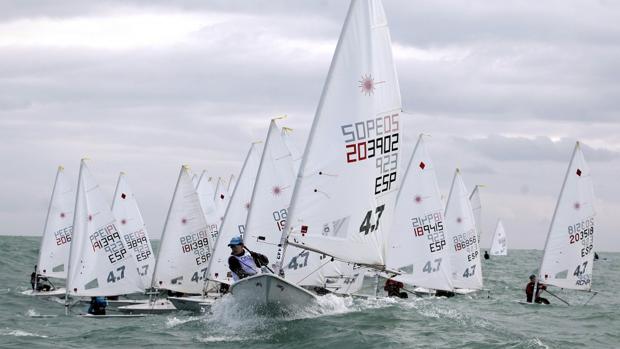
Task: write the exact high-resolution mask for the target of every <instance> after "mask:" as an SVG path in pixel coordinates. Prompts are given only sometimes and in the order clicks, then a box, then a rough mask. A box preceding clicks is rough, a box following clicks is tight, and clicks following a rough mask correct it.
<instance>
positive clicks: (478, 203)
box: [469, 185, 482, 242]
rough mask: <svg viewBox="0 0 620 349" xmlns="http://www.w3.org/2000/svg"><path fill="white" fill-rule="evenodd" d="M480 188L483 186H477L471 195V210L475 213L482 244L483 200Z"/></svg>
mask: <svg viewBox="0 0 620 349" xmlns="http://www.w3.org/2000/svg"><path fill="white" fill-rule="evenodd" d="M480 187H482V186H481V185H476V186H475V187H474V190H472V191H471V194H470V195H469V202H470V203H471V209H472V211H473V212H474V219H475V220H476V230H477V231H478V242H480V236H481V235H482V200H480Z"/></svg>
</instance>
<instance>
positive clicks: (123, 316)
mask: <svg viewBox="0 0 620 349" xmlns="http://www.w3.org/2000/svg"><path fill="white" fill-rule="evenodd" d="M80 317H84V318H89V319H127V318H141V317H145V315H143V314H141V315H139V314H106V315H93V314H80Z"/></svg>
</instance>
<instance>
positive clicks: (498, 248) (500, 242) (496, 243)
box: [491, 219, 508, 256]
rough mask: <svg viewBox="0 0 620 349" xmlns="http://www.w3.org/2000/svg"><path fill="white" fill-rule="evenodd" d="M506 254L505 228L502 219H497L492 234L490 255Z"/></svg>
mask: <svg viewBox="0 0 620 349" xmlns="http://www.w3.org/2000/svg"><path fill="white" fill-rule="evenodd" d="M507 254H508V247H507V243H506V230H504V224H502V220H501V219H498V220H497V226H496V227H495V233H494V234H493V240H492V241H491V255H492V256H506V255H507Z"/></svg>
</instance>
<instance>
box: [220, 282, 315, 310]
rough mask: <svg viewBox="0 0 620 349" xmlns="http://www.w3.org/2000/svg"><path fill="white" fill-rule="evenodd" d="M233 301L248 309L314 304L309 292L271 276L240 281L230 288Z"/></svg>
mask: <svg viewBox="0 0 620 349" xmlns="http://www.w3.org/2000/svg"><path fill="white" fill-rule="evenodd" d="M230 293H231V294H232V295H233V297H234V298H235V300H236V301H237V302H239V303H241V304H245V305H248V306H250V307H255V308H260V307H278V308H281V307H284V308H290V309H294V308H303V307H306V306H308V305H311V304H313V303H315V302H316V300H317V298H316V296H315V295H314V294H312V293H310V292H309V291H307V290H305V289H303V288H301V287H299V286H297V285H294V284H292V283H290V282H288V281H287V280H285V279H283V278H281V277H279V276H276V275H273V274H258V275H254V276H250V277H248V278H245V279H241V280H239V281H237V282H235V283H234V284H232V285H231V287H230Z"/></svg>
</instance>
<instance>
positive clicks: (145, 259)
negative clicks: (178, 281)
mask: <svg viewBox="0 0 620 349" xmlns="http://www.w3.org/2000/svg"><path fill="white" fill-rule="evenodd" d="M112 212H113V213H114V217H116V220H117V222H118V223H119V225H118V228H119V229H120V231H121V233H122V236H123V239H124V242H125V244H126V245H127V248H128V249H129V250H130V251H131V253H132V255H133V257H134V258H135V261H136V265H137V268H138V274H139V275H140V278H141V279H142V285H143V287H144V288H146V287H148V285H150V282H151V279H152V278H153V267H154V266H155V253H154V252H153V247H152V246H151V239H150V238H149V234H148V231H147V229H146V224H144V219H143V218H142V213H141V212H140V208H139V207H138V201H137V200H136V198H135V195H134V193H133V191H132V190H131V187H130V186H129V182H128V181H127V175H126V174H125V173H124V172H121V173H120V174H119V176H118V181H117V183H116V189H115V190H114V199H113V200H112ZM108 302H109V303H113V304H116V305H119V306H122V305H129V304H133V303H143V302H144V301H143V300H135V301H132V300H109V301H108Z"/></svg>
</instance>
